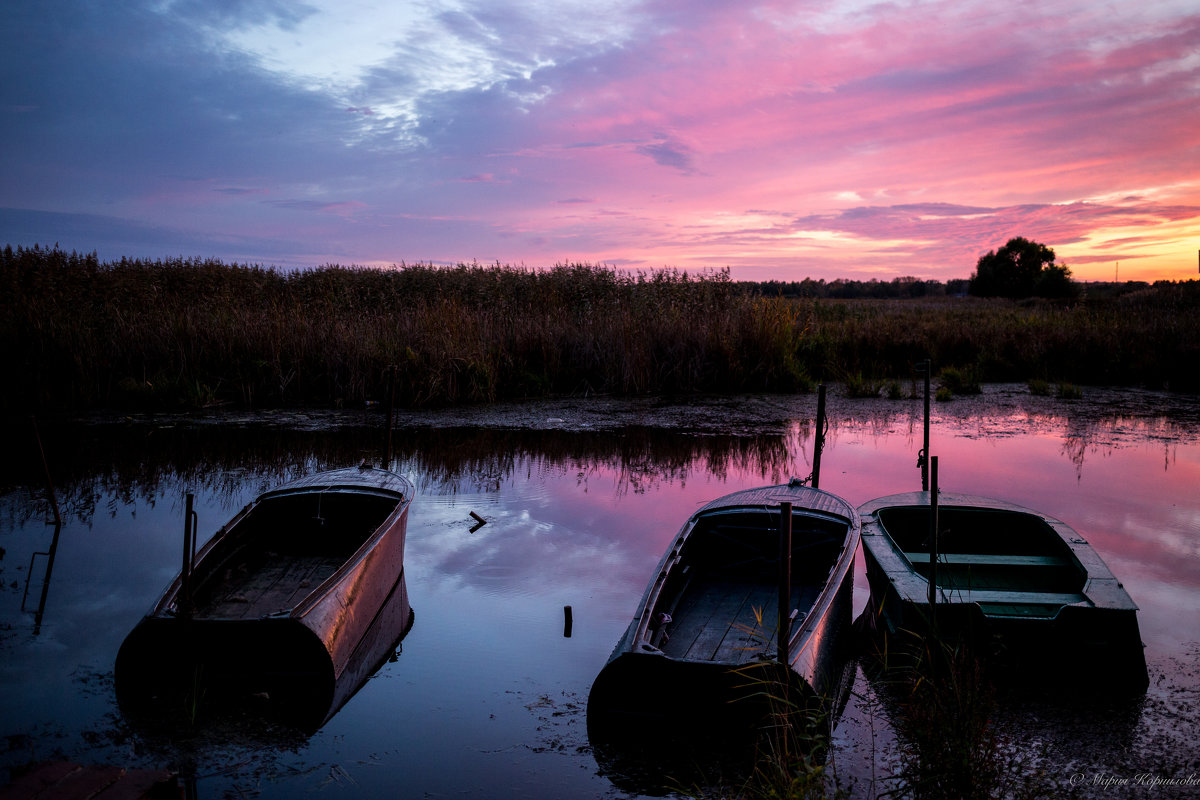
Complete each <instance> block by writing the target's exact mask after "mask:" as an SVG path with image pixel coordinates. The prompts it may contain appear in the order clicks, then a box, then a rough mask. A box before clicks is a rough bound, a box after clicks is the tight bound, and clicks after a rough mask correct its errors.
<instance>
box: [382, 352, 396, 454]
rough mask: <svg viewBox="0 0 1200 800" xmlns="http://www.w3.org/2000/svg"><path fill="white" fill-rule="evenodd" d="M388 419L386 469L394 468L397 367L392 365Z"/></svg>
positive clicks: (385, 437)
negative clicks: (393, 449)
mask: <svg viewBox="0 0 1200 800" xmlns="http://www.w3.org/2000/svg"><path fill="white" fill-rule="evenodd" d="M386 372H387V379H388V389H387V419H386V421H385V423H384V425H385V427H386V429H387V430H386V431H385V432H384V435H383V464H382V465H381V466H382V467H383V468H384V469H389V470H390V469H391V468H392V416H393V409H394V408H395V407H396V365H395V364H391V365H389V366H388V368H387V370H386Z"/></svg>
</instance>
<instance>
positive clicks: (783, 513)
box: [777, 503, 792, 665]
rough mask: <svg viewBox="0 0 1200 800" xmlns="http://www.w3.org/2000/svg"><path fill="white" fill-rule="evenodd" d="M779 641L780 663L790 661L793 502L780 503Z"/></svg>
mask: <svg viewBox="0 0 1200 800" xmlns="http://www.w3.org/2000/svg"><path fill="white" fill-rule="evenodd" d="M779 516H780V519H779V628H778V630H779V637H778V638H779V642H778V645H779V646H778V653H777V655H778V658H779V663H780V664H785V665H786V664H787V663H788V642H789V641H790V640H791V638H792V636H791V630H790V628H791V622H792V617H791V614H792V504H791V503H780V504H779Z"/></svg>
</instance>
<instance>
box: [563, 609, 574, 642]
mask: <svg viewBox="0 0 1200 800" xmlns="http://www.w3.org/2000/svg"><path fill="white" fill-rule="evenodd" d="M573 622H574V621H573V619H572V616H571V607H570V606H563V636H564V637H565V638H567V639H570V638H571V626H572V625H573Z"/></svg>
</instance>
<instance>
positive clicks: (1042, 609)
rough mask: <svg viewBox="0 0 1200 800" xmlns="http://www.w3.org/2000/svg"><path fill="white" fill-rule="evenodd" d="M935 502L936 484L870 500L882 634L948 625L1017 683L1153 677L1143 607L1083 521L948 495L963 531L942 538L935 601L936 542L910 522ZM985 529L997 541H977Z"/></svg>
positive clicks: (946, 519)
mask: <svg viewBox="0 0 1200 800" xmlns="http://www.w3.org/2000/svg"><path fill="white" fill-rule="evenodd" d="M928 507H929V495H928V493H927V492H912V493H907V494H902V495H893V496H890V497H884V498H879V499H877V500H873V501H871V502H870V503H867V504H864V505H863V506H861V507H860V508H859V514H860V517H861V519H862V526H863V532H862V542H863V554H864V557H865V561H866V571H867V581H868V583H869V585H870V591H871V599H870V601H869V604H868V608H867V610H866V612H865V614H864V626H865V627H866V628H867V629H868V630H870V631H872V632H873V633H874V634H875V636H876V638H877V639H879V638H887V637H895V636H898V635H899V636H908V635H916V636H927V635H929V634H930V633H931V632H936V633H937V634H938V635H939V636H941V637H943V638H945V637H953V638H955V639H957V640H961V641H966V642H968V643H970V644H971V645H972V649H973V651H974V652H975V653H976V654H977V655H979V656H980V657H982V658H984V659H985V661H987V662H989V663H991V664H992V665H993V666H996V667H998V669H995V670H993V672H994V674H995V675H996V676H997V677H999V678H1000V679H1002V680H1003V681H1004V682H1008V683H1023V682H1037V683H1043V682H1047V681H1057V682H1064V683H1069V684H1072V685H1079V686H1086V687H1093V686H1095V685H1106V686H1118V685H1119V686H1124V687H1127V688H1129V689H1131V690H1134V691H1136V690H1140V689H1144V688H1145V687H1146V685H1147V684H1148V676H1147V671H1146V662H1145V654H1144V650H1143V645H1142V641H1141V634H1140V631H1139V628H1138V622H1137V605H1136V604H1135V603H1134V602H1133V600H1132V599H1131V598H1130V597H1129V595H1128V594H1127V593H1126V592H1125V589H1124V587H1122V586H1121V584H1120V583H1119V582H1118V581H1117V579H1116V578H1115V577H1114V576H1113V575H1112V573H1111V571H1109V569H1108V567H1107V566H1106V565H1105V564H1104V562H1103V561H1102V560H1101V559H1100V557H1099V555H1098V554H1097V553H1096V552H1095V550H1094V549H1092V547H1091V546H1090V545H1088V543H1087V542H1086V540H1084V538H1083V537H1082V536H1080V535H1079V534H1078V533H1077V532H1076V531H1074V530H1072V529H1071V528H1070V527H1068V526H1067V525H1066V524H1065V523H1063V522H1061V521H1059V520H1056V519H1054V518H1052V517H1048V516H1046V515H1044V514H1039V513H1038V512H1035V511H1031V510H1029V509H1025V508H1022V507H1020V506H1016V505H1013V504H1010V503H1006V502H1004V501H999V500H992V499H989V498H981V497H974V496H970V495H953V494H940V495H939V527H940V528H942V529H943V530H946V529H947V528H948V529H949V530H952V531H954V530H955V529H957V530H956V535H957V537H959V538H958V540H957V541H955V537H954V535H952V536H950V537H949V538H950V541H949V542H948V543H947V544H946V546H945V547H944V548H943V547H942V546H941V545H939V551H938V552H939V555H938V561H937V564H936V565H935V567H934V568H933V569H934V570H935V573H934V574H935V575H936V578H935V580H936V584H937V587H938V589H937V591H936V593H935V597H934V600H935V602H934V603H933V604H932V605H931V604H930V602H929V573H930V567H929V565H928V553H927V548H926V551H921V552H914V549H915V545H914V542H915V541H916V539H915V538H914V533H913V531H911V530H907V529H906V527H907V528H911V527H912V524H911V523H914V522H915V521H916V520H917V517H916V516H914V515H921V514H923V515H924V519H925V520H926V522H924V523H922V524H925V525H927V524H928V523H927V519H928ZM889 514H892V515H893V516H892V517H890V518H889ZM906 516H907V517H908V518H907V519H906V518H905V517H906ZM993 520H994V521H995V522H994V523H993ZM889 524H890V525H891V526H892V527H891V528H890V529H889ZM991 528H994V529H995V531H997V533H994V534H993V533H989V530H990V529H991ZM973 531H980V532H982V534H981V538H983V539H984V540H985V541H972V538H971V533H972V532H973ZM989 537H990V540H988V539H989ZM926 538H927V537H926ZM1006 545H1007V546H1008V547H1009V549H1008V550H1005V549H1004V548H1005V546H1006ZM882 647H883V651H885V652H890V653H893V654H895V653H896V652H897V648H895V647H894V646H888V645H883V646H882Z"/></svg>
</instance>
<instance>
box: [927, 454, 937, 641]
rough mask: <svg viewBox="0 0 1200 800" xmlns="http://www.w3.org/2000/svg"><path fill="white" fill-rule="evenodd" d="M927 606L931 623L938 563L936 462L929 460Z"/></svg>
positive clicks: (935, 601) (934, 459)
mask: <svg viewBox="0 0 1200 800" xmlns="http://www.w3.org/2000/svg"><path fill="white" fill-rule="evenodd" d="M929 461H930V465H929V485H930V489H929V606H930V621H931V622H932V621H933V613H932V612H933V606H934V605H935V604H936V603H937V561H938V460H937V456H934V457H933V458H931V459H929Z"/></svg>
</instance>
